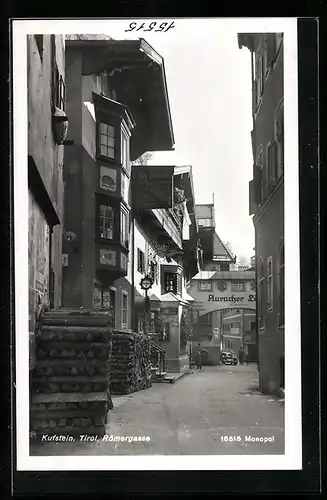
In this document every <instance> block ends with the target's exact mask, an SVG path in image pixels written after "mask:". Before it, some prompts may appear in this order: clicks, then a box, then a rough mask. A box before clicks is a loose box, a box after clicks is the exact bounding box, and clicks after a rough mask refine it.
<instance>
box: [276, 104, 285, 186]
mask: <svg viewBox="0 0 327 500" xmlns="http://www.w3.org/2000/svg"><path fill="white" fill-rule="evenodd" d="M275 140H276V144H277V146H276V147H277V154H276V156H277V159H276V160H277V161H276V163H277V172H278V177H279V176H280V175H282V173H283V172H284V99H281V101H280V103H279V105H278V107H277V110H276V118H275Z"/></svg>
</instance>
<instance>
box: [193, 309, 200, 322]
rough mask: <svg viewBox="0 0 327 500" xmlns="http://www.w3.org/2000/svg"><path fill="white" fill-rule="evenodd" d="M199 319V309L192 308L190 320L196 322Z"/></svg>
mask: <svg viewBox="0 0 327 500" xmlns="http://www.w3.org/2000/svg"><path fill="white" fill-rule="evenodd" d="M198 321H199V311H198V309H192V322H193V323H197V322H198Z"/></svg>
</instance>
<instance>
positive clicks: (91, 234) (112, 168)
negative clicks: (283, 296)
mask: <svg viewBox="0 0 327 500" xmlns="http://www.w3.org/2000/svg"><path fill="white" fill-rule="evenodd" d="M66 82H67V84H66V102H67V113H68V115H69V117H70V123H71V127H70V128H69V132H68V136H67V140H66V146H65V160H64V181H65V226H64V236H63V266H64V267H63V300H62V301H63V306H64V307H84V308H101V309H103V308H107V307H110V308H112V311H113V316H114V328H115V330H116V331H117V332H118V331H123V332H140V333H142V332H144V331H145V330H146V333H153V334H154V333H157V334H158V333H159V334H160V335H159V337H157V338H156V341H157V342H158V343H159V344H162V345H163V348H164V349H165V351H166V355H167V369H168V370H169V371H180V370H184V369H186V367H188V358H187V355H186V352H185V348H184V344H185V342H184V341H183V335H182V333H181V324H182V325H183V318H184V316H188V314H187V310H188V309H189V307H190V303H191V301H192V299H191V297H189V296H188V295H187V293H186V280H187V279H189V277H190V276H191V275H193V274H195V272H197V271H198V267H197V262H198V253H197V252H198V246H197V236H196V235H197V225H196V219H195V216H194V215H190V216H189V215H188V213H189V212H190V214H191V213H192V212H193V214H194V191H193V180H192V171H191V168H190V167H173V166H152V165H138V164H137V160H138V158H139V157H140V156H141V155H142V154H143V153H144V152H147V151H160V150H170V149H172V148H173V145H174V136H173V128H172V122H171V117H170V109H169V100H168V92H167V85H166V78H165V70H164V63H163V60H162V58H161V56H160V55H159V54H158V53H157V52H156V51H155V50H154V49H153V48H152V47H150V45H148V44H147V43H146V42H145V41H144V40H137V41H126V40H125V41H116V40H111V39H109V37H108V39H103V40H99V39H96V40H95V39H85V38H83V39H78V37H76V36H73V37H68V38H67V40H66ZM180 193H184V198H183V199H181V200H178V199H177V198H178V196H177V195H178V194H180ZM148 276H150V277H151V280H152V286H151V289H150V290H149V299H150V308H149V310H148V309H147V308H148V305H147V304H146V303H145V292H144V290H142V288H141V285H140V283H141V280H142V278H144V277H148ZM148 314H149V317H148ZM145 316H146V317H145ZM181 338H182V340H181Z"/></svg>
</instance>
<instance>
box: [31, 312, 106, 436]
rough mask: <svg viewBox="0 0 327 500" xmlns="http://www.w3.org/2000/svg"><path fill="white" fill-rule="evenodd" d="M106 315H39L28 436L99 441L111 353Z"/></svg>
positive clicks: (65, 313) (83, 313)
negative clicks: (86, 437) (90, 437)
mask: <svg viewBox="0 0 327 500" xmlns="http://www.w3.org/2000/svg"><path fill="white" fill-rule="evenodd" d="M111 337H112V316H111V313H110V312H109V311H98V310H85V309H78V310H70V309H68V310H67V309H58V310H51V311H49V312H46V313H44V314H43V316H42V318H41V326H40V330H39V332H38V335H37V338H36V364H35V368H34V370H33V372H32V374H31V377H32V378H31V387H32V398H31V426H30V427H31V431H32V433H34V434H36V435H38V434H52V435H54V434H60V435H79V434H88V435H103V434H104V433H105V426H106V423H107V414H108V410H109V409H111V408H112V401H111V396H110V389H109V375H110V370H109V366H110V357H111V350H112V342H111Z"/></svg>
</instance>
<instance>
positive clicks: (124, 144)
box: [121, 130, 129, 172]
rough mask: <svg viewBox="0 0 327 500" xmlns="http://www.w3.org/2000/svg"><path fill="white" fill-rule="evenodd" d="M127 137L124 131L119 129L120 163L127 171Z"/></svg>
mask: <svg viewBox="0 0 327 500" xmlns="http://www.w3.org/2000/svg"><path fill="white" fill-rule="evenodd" d="M128 149H129V139H128V138H127V136H126V134H125V132H124V131H123V130H122V131H121V164H122V167H123V168H124V169H125V170H126V171H127V172H128V171H129V169H128V164H129V151H128Z"/></svg>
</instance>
